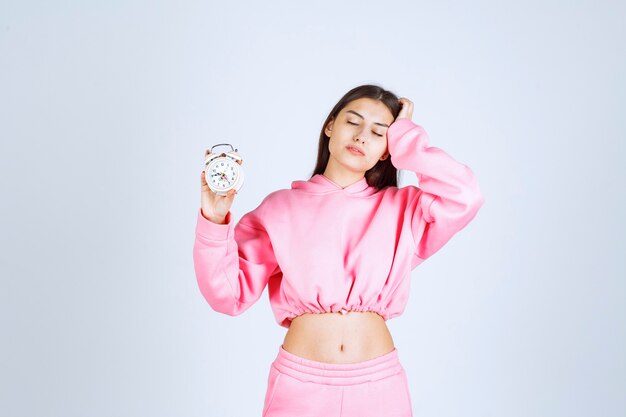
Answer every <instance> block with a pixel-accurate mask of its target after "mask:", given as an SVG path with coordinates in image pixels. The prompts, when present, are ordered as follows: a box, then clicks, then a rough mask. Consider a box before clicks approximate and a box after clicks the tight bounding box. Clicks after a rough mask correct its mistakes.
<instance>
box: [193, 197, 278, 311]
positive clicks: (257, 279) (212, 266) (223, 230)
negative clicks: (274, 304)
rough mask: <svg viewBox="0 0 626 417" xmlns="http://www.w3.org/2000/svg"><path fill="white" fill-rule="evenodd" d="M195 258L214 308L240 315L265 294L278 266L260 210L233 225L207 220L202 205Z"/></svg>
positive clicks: (202, 289) (202, 288)
mask: <svg viewBox="0 0 626 417" xmlns="http://www.w3.org/2000/svg"><path fill="white" fill-rule="evenodd" d="M193 261H194V268H195V272H196V279H197V281H198V286H199V287H200V292H201V293H202V295H203V296H204V298H205V299H206V300H207V301H208V303H209V305H210V306H211V308H213V310H215V311H217V312H220V313H224V314H228V315H230V316H236V315H239V314H242V313H243V312H244V311H246V310H247V309H248V308H249V307H250V306H252V304H254V303H255V302H256V301H257V300H258V299H259V298H260V297H261V294H262V293H263V290H264V289H265V286H266V285H267V283H268V281H269V278H270V276H271V275H273V274H274V273H275V272H276V270H277V269H278V265H277V262H276V259H275V256H274V252H273V249H272V245H271V242H270V239H269V236H268V234H267V232H266V230H265V228H264V227H263V225H262V223H261V221H260V220H259V217H258V216H257V213H256V211H251V212H249V213H247V214H246V215H244V216H243V217H242V218H241V219H240V221H239V223H237V225H236V226H233V222H232V216H231V212H230V211H229V212H228V213H227V215H226V224H217V223H213V222H211V221H210V220H208V219H206V218H205V217H204V216H203V214H202V209H201V208H200V210H199V212H198V220H197V225H196V238H195V243H194V247H193Z"/></svg>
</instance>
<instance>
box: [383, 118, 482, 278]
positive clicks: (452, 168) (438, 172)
mask: <svg viewBox="0 0 626 417" xmlns="http://www.w3.org/2000/svg"><path fill="white" fill-rule="evenodd" d="M387 140H388V142H387V143H388V148H389V154H390V155H391V162H392V163H393V165H394V166H395V167H396V168H398V169H405V170H410V171H413V172H415V174H416V175H417V179H418V181H419V190H418V192H417V193H415V194H414V197H413V199H412V200H411V201H410V202H409V205H410V208H411V209H412V210H413V214H412V216H413V217H412V221H411V228H412V232H413V237H414V239H415V257H416V259H414V262H413V265H412V267H415V266H417V265H418V264H419V263H421V262H422V261H423V260H425V259H426V258H428V257H429V256H431V255H432V254H434V253H435V252H437V251H438V250H439V249H440V248H441V247H442V246H443V245H444V244H445V243H446V242H448V241H449V240H450V238H452V236H453V235H454V234H455V233H456V232H458V231H459V230H461V229H462V228H464V227H465V226H466V225H467V224H468V223H469V222H470V221H471V220H472V219H473V218H474V216H476V213H477V212H478V210H479V209H480V207H481V206H482V204H483V202H484V197H483V195H482V193H481V191H480V188H479V186H478V182H477V180H476V177H475V176H474V173H473V172H472V170H471V169H470V168H469V167H468V166H467V165H464V164H462V163H460V162H457V161H456V160H455V159H453V158H452V157H451V156H450V155H448V154H447V153H445V152H444V151H443V150H441V149H439V148H436V147H433V146H429V145H428V142H429V140H428V135H427V134H426V132H425V131H424V129H423V128H422V127H421V126H420V125H417V124H415V123H413V122H412V121H411V120H410V119H406V118H400V119H396V121H394V122H393V123H392V124H391V126H389V129H388V130H387Z"/></svg>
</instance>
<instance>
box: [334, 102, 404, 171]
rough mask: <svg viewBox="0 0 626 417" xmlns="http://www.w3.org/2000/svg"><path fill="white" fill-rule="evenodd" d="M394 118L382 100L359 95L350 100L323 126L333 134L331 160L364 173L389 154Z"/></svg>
mask: <svg viewBox="0 0 626 417" xmlns="http://www.w3.org/2000/svg"><path fill="white" fill-rule="evenodd" d="M393 120H394V119H393V115H392V114H391V112H390V111H389V109H388V108H387V106H385V105H384V104H383V103H382V102H381V101H378V100H373V99H370V98H360V99H357V100H354V101H351V102H350V103H348V104H347V105H346V106H345V107H344V108H343V109H341V111H340V112H339V114H338V115H337V117H336V118H335V119H333V120H331V121H330V122H329V123H328V125H327V126H326V128H325V129H324V132H325V133H326V135H327V136H328V137H330V141H329V144H328V149H329V151H330V158H329V160H328V164H329V165H330V164H333V165H336V164H338V165H340V168H343V169H348V170H350V171H353V172H362V173H365V171H367V170H368V169H370V168H372V167H373V166H374V165H376V163H377V162H378V161H379V160H380V159H386V158H388V157H389V154H388V152H387V128H388V127H389V125H391V123H392V122H393ZM358 151H361V153H359V152H358ZM337 167H338V168H339V166H337Z"/></svg>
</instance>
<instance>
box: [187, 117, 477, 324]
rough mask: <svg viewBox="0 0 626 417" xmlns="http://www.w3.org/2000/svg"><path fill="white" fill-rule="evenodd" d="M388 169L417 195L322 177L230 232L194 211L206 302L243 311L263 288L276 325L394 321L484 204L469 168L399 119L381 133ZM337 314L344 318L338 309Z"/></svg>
mask: <svg viewBox="0 0 626 417" xmlns="http://www.w3.org/2000/svg"><path fill="white" fill-rule="evenodd" d="M387 141H388V142H387V143H388V150H389V153H390V155H391V162H392V164H393V165H394V166H395V167H396V168H398V169H403V170H411V171H413V172H415V173H416V174H417V178H418V182H419V187H416V186H413V185H407V186H405V187H401V188H398V187H393V186H390V187H386V188H383V189H380V190H378V189H376V188H375V187H371V186H369V185H368V184H367V181H366V179H365V178H363V179H361V180H359V181H357V182H356V183H353V184H351V185H349V186H347V187H345V188H342V187H340V186H339V185H337V184H335V183H334V182H333V181H331V180H330V179H329V178H327V177H325V176H324V175H321V174H317V175H314V176H313V177H311V178H310V179H309V180H307V181H293V182H292V183H291V189H281V190H277V191H274V192H272V193H270V194H269V195H268V196H267V197H265V199H264V200H263V201H262V202H261V203H260V204H259V206H258V207H256V208H255V209H254V210H252V211H250V212H248V213H246V214H245V215H243V216H242V217H241V219H240V220H239V222H238V223H237V225H234V224H233V220H232V218H231V212H228V214H227V215H226V224H217V223H213V222H211V221H209V220H207V219H206V218H205V217H204V216H203V215H202V209H200V210H199V212H198V219H197V225H196V236H195V243H194V248H193V259H194V268H195V272H196V278H197V281H198V285H199V288H200V291H201V293H202V295H203V296H204V297H205V298H206V300H207V301H208V303H209V305H210V306H211V307H212V308H213V309H214V310H215V311H218V312H221V313H224V314H228V315H231V316H235V315H238V314H241V313H243V312H244V311H246V310H247V309H248V308H249V307H250V306H252V305H253V304H254V303H255V302H256V301H257V300H258V299H259V298H260V296H261V294H262V292H263V290H264V289H265V286H266V285H267V287H268V293H269V299H270V304H271V306H272V310H273V313H274V316H275V318H276V321H277V322H278V324H279V325H281V326H283V327H286V328H288V327H289V326H290V324H291V321H292V319H293V318H294V317H297V316H299V315H301V314H303V313H324V312H342V313H345V312H346V311H374V312H376V313H378V314H379V315H381V316H382V317H383V319H384V320H388V319H390V318H393V317H396V316H399V315H400V314H402V312H403V311H404V308H405V306H406V303H407V299H408V296H409V286H410V276H411V270H412V269H414V268H415V267H417V266H418V265H419V264H420V263H422V262H423V261H424V260H425V259H427V258H428V257H429V256H431V255H432V254H434V253H435V252H437V251H438V250H439V249H440V248H441V247H442V246H443V245H444V244H445V243H446V242H448V240H450V238H451V237H452V236H453V235H454V234H455V233H456V232H458V231H459V230H461V229H463V228H464V227H465V226H466V225H467V224H468V223H469V222H470V221H471V220H472V219H473V218H474V216H475V215H476V213H477V212H478V210H479V209H480V207H481V206H482V204H483V202H484V197H483V195H482V194H481V192H480V189H479V186H478V183H477V180H476V177H475V176H474V174H473V172H472V171H471V169H470V168H469V167H468V166H466V165H464V164H462V163H459V162H457V161H456V160H454V159H453V158H452V157H451V156H449V155H448V154H447V153H445V152H444V151H442V150H441V149H439V148H436V147H432V146H429V145H428V136H427V134H426V132H425V131H424V129H423V128H422V127H421V126H420V125H417V124H415V123H413V122H412V121H411V120H409V119H397V120H396V121H394V123H392V124H391V125H390V126H389V128H388V130H387ZM342 310H343V311H342Z"/></svg>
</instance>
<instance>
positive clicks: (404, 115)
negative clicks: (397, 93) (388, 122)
mask: <svg viewBox="0 0 626 417" xmlns="http://www.w3.org/2000/svg"><path fill="white" fill-rule="evenodd" d="M398 101H399V102H400V104H402V108H401V109H400V113H398V117H396V120H398V119H409V120H411V118H412V117H413V102H412V101H411V100H409V99H408V98H404V97H400V98H399V99H398Z"/></svg>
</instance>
